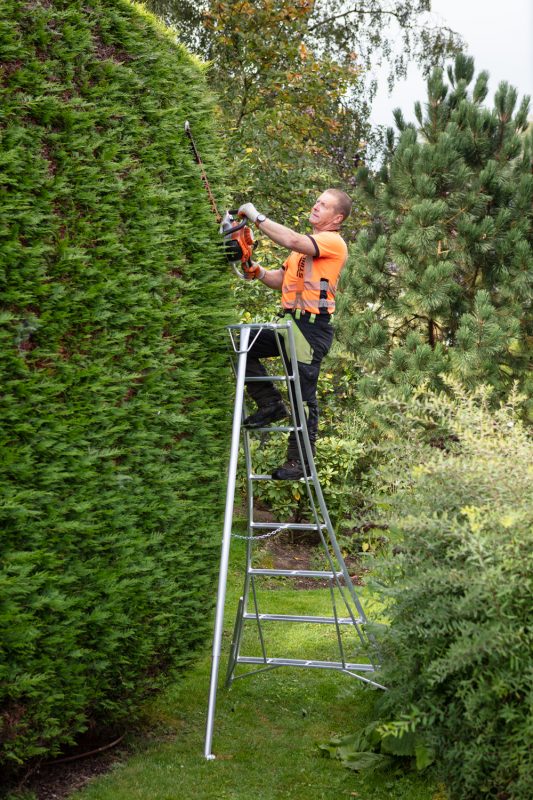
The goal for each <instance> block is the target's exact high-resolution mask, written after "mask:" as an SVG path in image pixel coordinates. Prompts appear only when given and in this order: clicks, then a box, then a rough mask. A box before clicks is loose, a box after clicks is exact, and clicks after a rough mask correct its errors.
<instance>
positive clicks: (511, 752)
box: [382, 387, 533, 800]
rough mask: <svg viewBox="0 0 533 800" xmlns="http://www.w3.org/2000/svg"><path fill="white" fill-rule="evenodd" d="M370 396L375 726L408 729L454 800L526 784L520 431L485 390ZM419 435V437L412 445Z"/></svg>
mask: <svg viewBox="0 0 533 800" xmlns="http://www.w3.org/2000/svg"><path fill="white" fill-rule="evenodd" d="M452 388H455V393H456V398H455V399H450V398H447V399H445V398H444V397H442V396H441V397H435V396H431V395H430V396H428V397H427V398H425V397H424V395H423V394H422V395H421V396H420V397H419V398H418V399H417V400H415V401H412V402H410V403H409V404H407V405H405V404H404V405H398V404H396V403H395V402H394V401H393V400H392V399H391V398H388V400H386V401H385V402H384V404H383V410H384V415H385V418H386V420H387V424H388V425H390V424H391V423H393V424H394V429H395V436H394V437H393V438H390V440H389V442H390V446H389V448H388V451H389V457H390V462H389V465H388V467H384V470H383V474H384V475H385V477H386V478H387V480H386V484H387V483H388V486H389V491H390V490H392V489H394V493H393V494H391V495H390V508H389V511H388V513H387V514H386V519H387V520H388V522H389V524H390V526H391V535H392V536H393V537H396V538H397V539H398V540H399V548H400V552H399V553H398V554H397V555H396V556H394V557H393V559H392V560H391V563H390V564H389V569H388V570H387V571H386V574H385V576H384V577H385V579H386V580H385V583H386V584H387V585H388V587H389V589H388V616H389V619H390V628H389V631H388V633H387V635H386V637H385V640H384V659H383V661H384V665H385V670H384V672H385V674H384V676H383V680H384V682H385V683H386V685H387V686H388V687H389V691H388V692H387V693H386V694H385V695H384V696H383V701H382V702H383V706H384V712H383V713H384V714H385V715H386V717H385V718H388V719H390V718H391V717H392V718H393V719H394V723H393V724H392V725H390V726H388V727H387V730H389V731H393V732H394V733H396V734H401V733H403V732H405V731H416V732H417V733H418V734H419V735H420V737H421V738H423V739H425V742H426V745H427V746H429V747H430V748H431V749H433V750H434V752H435V756H436V763H437V765H438V768H439V769H440V772H441V775H442V776H443V778H444V779H445V781H446V783H447V784H448V786H449V788H450V793H451V797H453V798H457V800H477V798H480V797H487V798H503V797H505V798H509V800H528V798H530V797H531V796H532V795H533V783H532V780H533V777H532V776H533V764H532V761H531V752H532V751H531V702H532V695H531V691H532V686H533V662H532V659H531V653H532V651H533V637H532V634H531V597H532V596H533V579H532V570H531V552H532V548H533V501H532V495H531V478H532V471H531V465H532V463H533V447H532V442H531V438H530V437H529V436H528V434H527V432H526V431H525V430H524V429H523V427H522V425H521V424H520V422H519V421H518V419H517V416H516V413H515V410H514V409H513V407H512V406H513V402H514V401H513V398H511V401H510V403H509V405H508V406H506V407H503V408H501V409H499V410H498V411H496V412H491V411H489V408H488V406H489V404H488V399H487V393H486V392H485V391H484V390H483V389H481V390H479V391H478V392H477V394H476V396H474V397H469V396H468V395H465V394H464V392H462V390H460V389H458V387H452ZM424 442H425V443H424Z"/></svg>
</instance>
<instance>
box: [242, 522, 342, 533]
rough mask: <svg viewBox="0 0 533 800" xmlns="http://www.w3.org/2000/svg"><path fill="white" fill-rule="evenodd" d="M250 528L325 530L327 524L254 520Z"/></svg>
mask: <svg viewBox="0 0 533 800" xmlns="http://www.w3.org/2000/svg"><path fill="white" fill-rule="evenodd" d="M250 528H260V529H264V530H273V531H274V530H276V529H277V528H285V529H286V530H288V531H318V530H319V529H322V530H324V528H327V525H326V524H325V523H324V522H323V523H322V524H321V525H314V524H312V523H311V522H252V523H251V525H250Z"/></svg>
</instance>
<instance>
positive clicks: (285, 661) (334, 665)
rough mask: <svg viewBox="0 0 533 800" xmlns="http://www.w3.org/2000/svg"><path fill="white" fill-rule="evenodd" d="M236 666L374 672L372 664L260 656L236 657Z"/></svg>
mask: <svg viewBox="0 0 533 800" xmlns="http://www.w3.org/2000/svg"><path fill="white" fill-rule="evenodd" d="M235 663H237V664H263V665H267V666H271V667H315V668H316V669H340V670H344V671H345V670H348V669H349V670H353V671H357V672H374V671H375V669H374V667H373V666H372V664H352V663H348V662H347V663H345V664H343V663H342V661H306V660H305V659H303V658H261V657H260V656H238V658H237V659H236V660H235Z"/></svg>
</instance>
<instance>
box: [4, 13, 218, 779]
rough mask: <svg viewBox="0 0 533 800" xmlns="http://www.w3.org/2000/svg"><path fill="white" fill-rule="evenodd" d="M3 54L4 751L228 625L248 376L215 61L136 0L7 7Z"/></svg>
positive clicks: (38, 752)
mask: <svg viewBox="0 0 533 800" xmlns="http://www.w3.org/2000/svg"><path fill="white" fill-rule="evenodd" d="M0 60H1V67H0V102H1V109H2V112H1V116H0V194H1V204H0V287H1V289H0V291H1V297H0V322H1V324H0V352H1V355H0V359H1V362H0V363H1V379H2V386H1V388H0V413H1V420H2V422H1V432H0V448H1V454H0V485H1V487H2V488H1V498H2V500H1V519H2V534H1V540H0V542H1V543H0V553H1V559H2V561H1V566H0V720H1V727H0V738H1V748H0V762H4V765H5V764H13V763H18V764H20V763H22V762H24V761H26V760H27V759H29V758H31V757H33V756H44V755H46V756H49V755H53V754H54V753H56V752H58V751H59V749H60V748H61V746H62V745H64V744H65V743H67V742H72V741H73V740H74V739H75V737H76V735H77V734H78V733H79V732H81V731H83V730H85V729H86V728H87V727H88V726H90V725H93V724H99V723H101V722H102V721H105V723H106V724H109V723H111V722H116V721H117V720H120V719H123V718H124V717H125V716H126V715H129V714H131V713H132V711H133V710H134V709H135V707H136V704H137V703H138V702H139V699H140V697H142V696H143V695H144V694H145V693H146V691H148V690H149V689H150V688H152V687H153V686H155V685H158V683H159V682H160V681H161V680H162V678H161V676H162V675H163V674H164V673H168V672H169V670H170V669H172V668H175V667H176V666H179V665H183V664H184V663H186V662H187V659H188V658H189V657H190V654H191V652H192V651H193V649H194V648H195V647H196V646H197V645H198V644H199V643H200V642H202V641H203V640H204V639H205V636H206V632H207V624H208V621H209V620H208V614H207V609H208V607H209V605H210V603H211V601H212V597H213V594H214V583H215V582H216V580H215V572H216V564H217V561H218V545H217V544H216V542H217V538H218V531H219V521H220V518H221V513H220V512H221V510H222V498H223V482H224V473H225V449H226V442H227V440H226V438H225V436H224V432H225V430H226V429H227V422H228V420H229V414H228V410H229V409H228V403H229V402H230V401H229V397H230V392H231V383H230V380H229V378H230V376H229V374H228V373H227V371H226V351H225V334H224V330H223V328H224V325H225V324H226V323H227V322H228V321H229V320H228V313H229V312H228V309H229V308H230V300H229V290H228V281H227V277H228V276H227V272H226V270H225V267H224V265H223V264H222V263H221V261H220V256H219V255H218V251H217V247H216V238H217V234H216V227H215V225H214V220H213V217H212V215H211V212H210V208H209V204H208V203H207V200H206V197H205V194H204V189H203V186H202V183H201V180H200V177H199V173H198V167H197V166H196V164H195V163H194V161H193V160H192V157H191V153H190V150H189V148H188V144H187V141H186V137H185V136H184V133H183V123H184V120H185V119H187V118H188V119H190V121H191V124H192V125H193V127H194V133H195V136H196V138H197V140H198V143H199V144H200V146H201V150H202V156H203V157H204V158H205V161H206V163H207V165H208V168H209V170H210V173H211V175H212V176H213V178H214V183H215V186H216V185H218V186H219V188H220V186H221V166H220V165H221V158H220V153H219V148H218V145H217V140H216V136H215V132H214V122H213V106H212V100H211V99H210V97H209V96H208V92H207V89H206V83H205V76H204V74H203V70H202V67H201V66H200V65H199V64H198V63H197V62H196V61H195V60H194V59H193V58H192V57H191V56H190V55H189V54H188V53H187V52H186V51H185V50H184V49H183V48H182V47H180V46H178V45H176V44H175V42H174V41H173V39H172V37H171V36H170V34H169V32H168V31H166V30H164V29H163V28H162V27H160V26H158V25H157V23H156V22H155V20H154V18H152V17H150V16H149V15H147V14H145V12H144V11H143V10H142V9H141V8H139V7H136V6H135V5H133V4H131V3H128V2H126V1H125V0H83V2H82V0H54V2H51V0H40V2H39V1H38V0H27V1H26V2H17V1H16V0H3V2H2V6H1V9H0ZM213 234H214V235H213ZM226 382H227V386H228V390H226Z"/></svg>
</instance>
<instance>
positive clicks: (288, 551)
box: [254, 531, 366, 589]
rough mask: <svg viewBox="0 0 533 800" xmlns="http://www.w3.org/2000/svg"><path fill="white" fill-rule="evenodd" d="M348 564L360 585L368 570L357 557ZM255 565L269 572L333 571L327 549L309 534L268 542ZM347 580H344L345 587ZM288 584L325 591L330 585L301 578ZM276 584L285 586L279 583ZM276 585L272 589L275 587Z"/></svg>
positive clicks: (289, 534)
mask: <svg viewBox="0 0 533 800" xmlns="http://www.w3.org/2000/svg"><path fill="white" fill-rule="evenodd" d="M344 560H345V563H346V566H347V568H348V572H349V574H350V577H351V579H352V582H353V584H354V585H356V586H360V585H361V584H362V583H364V581H363V576H364V573H365V572H366V570H365V569H363V567H362V566H361V563H360V561H359V560H358V559H357V558H353V557H351V556H346V557H345V559H344ZM333 563H335V559H333ZM254 566H257V567H263V568H268V569H294V570H329V569H331V566H330V564H329V563H328V558H327V555H326V552H325V550H324V546H323V545H322V544H321V543H320V542H317V540H316V538H315V537H310V536H309V534H307V533H306V534H303V535H301V534H299V533H297V532H290V531H289V532H287V533H285V532H284V533H282V534H279V535H278V536H273V537H272V538H271V539H265V540H264V543H263V544H261V545H259V546H258V548H257V555H256V557H255V558H254ZM343 583H344V581H343V580H341V584H343ZM283 584H284V585H287V586H289V585H290V586H291V587H292V588H295V589H322V588H324V586H328V585H329V581H328V580H327V579H318V578H308V577H305V576H298V577H296V578H288V579H286V581H285V580H284V582H283ZM275 585H277V586H281V584H279V583H276V584H275ZM275 585H274V584H273V586H272V588H275Z"/></svg>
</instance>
